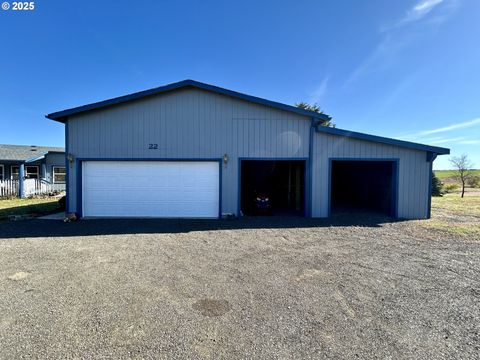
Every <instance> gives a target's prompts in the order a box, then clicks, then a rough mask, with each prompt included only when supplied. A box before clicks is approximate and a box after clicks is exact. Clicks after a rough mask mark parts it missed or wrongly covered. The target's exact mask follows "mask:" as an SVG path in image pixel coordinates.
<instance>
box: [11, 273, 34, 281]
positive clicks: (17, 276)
mask: <svg viewBox="0 0 480 360" xmlns="http://www.w3.org/2000/svg"><path fill="white" fill-rule="evenodd" d="M28 276H30V273H29V272H25V271H19V272H17V273H15V274H13V275H10V276H9V277H8V279H9V280H13V281H19V280H23V279H25V278H27V277H28Z"/></svg>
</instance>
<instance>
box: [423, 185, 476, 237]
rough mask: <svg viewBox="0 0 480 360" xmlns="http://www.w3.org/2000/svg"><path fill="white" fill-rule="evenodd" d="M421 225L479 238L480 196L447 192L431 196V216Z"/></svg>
mask: <svg viewBox="0 0 480 360" xmlns="http://www.w3.org/2000/svg"><path fill="white" fill-rule="evenodd" d="M420 224H421V225H422V226H426V227H428V228H433V229H437V230H442V231H445V232H447V233H455V234H459V235H463V236H467V237H471V238H472V239H478V240H480V196H478V195H477V196H473V195H472V196H466V197H464V198H463V199H462V198H461V197H460V195H458V194H447V195H444V196H443V197H433V198H432V218H431V219H430V220H428V221H423V222H420Z"/></svg>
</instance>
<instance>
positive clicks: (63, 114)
mask: <svg viewBox="0 0 480 360" xmlns="http://www.w3.org/2000/svg"><path fill="white" fill-rule="evenodd" d="M188 87H190V88H197V89H201V90H205V91H210V92H214V93H217V94H222V95H226V96H230V97H233V98H237V99H241V100H244V101H248V102H252V103H256V104H261V105H265V106H269V107H273V108H277V109H280V110H285V111H289V112H293V113H296V114H300V115H304V116H308V117H310V118H315V119H319V120H322V121H328V120H331V117H330V116H328V115H325V114H321V113H316V112H313V111H308V110H304V109H301V108H298V107H296V106H292V105H286V104H282V103H279V102H275V101H271V100H266V99H262V98H259V97H256V96H251V95H246V94H242V93H239V92H236V91H232V90H228V89H224V88H221V87H218V86H214V85H209V84H205V83H202V82H199V81H195V80H183V81H179V82H176V83H172V84H168V85H164V86H160V87H157V88H153V89H149V90H144V91H140V92H136V93H133V94H129V95H124V96H120V97H116V98H112V99H108V100H104V101H99V102H95V103H91V104H87V105H83V106H78V107H74V108H71V109H67V110H62V111H58V112H54V113H51V114H48V115H46V117H47V118H49V119H52V120H55V121H59V122H63V123H64V122H65V120H66V119H67V118H68V117H69V116H71V115H76V114H80V113H83V112H86V111H92V110H97V109H102V108H105V107H108V106H113V105H117V104H122V103H126V102H129V101H133V100H138V99H142V98H145V97H147V96H153V95H158V94H162V93H166V92H169V91H173V90H178V89H182V88H188Z"/></svg>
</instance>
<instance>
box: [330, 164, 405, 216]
mask: <svg viewBox="0 0 480 360" xmlns="http://www.w3.org/2000/svg"><path fill="white" fill-rule="evenodd" d="M396 166H397V163H396V162H395V161H352V160H348V161H346V160H333V161H332V166H331V194H330V201H331V212H332V213H340V212H341V213H345V212H374V213H381V214H385V215H388V216H393V217H394V216H395V215H396V214H395V208H396V181H395V179H396V171H397V170H396Z"/></svg>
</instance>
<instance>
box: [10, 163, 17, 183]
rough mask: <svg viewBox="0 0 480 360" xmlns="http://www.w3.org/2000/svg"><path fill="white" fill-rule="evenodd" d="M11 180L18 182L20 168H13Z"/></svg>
mask: <svg viewBox="0 0 480 360" xmlns="http://www.w3.org/2000/svg"><path fill="white" fill-rule="evenodd" d="M10 176H11V178H12V180H18V166H12V167H11V175H10Z"/></svg>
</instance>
